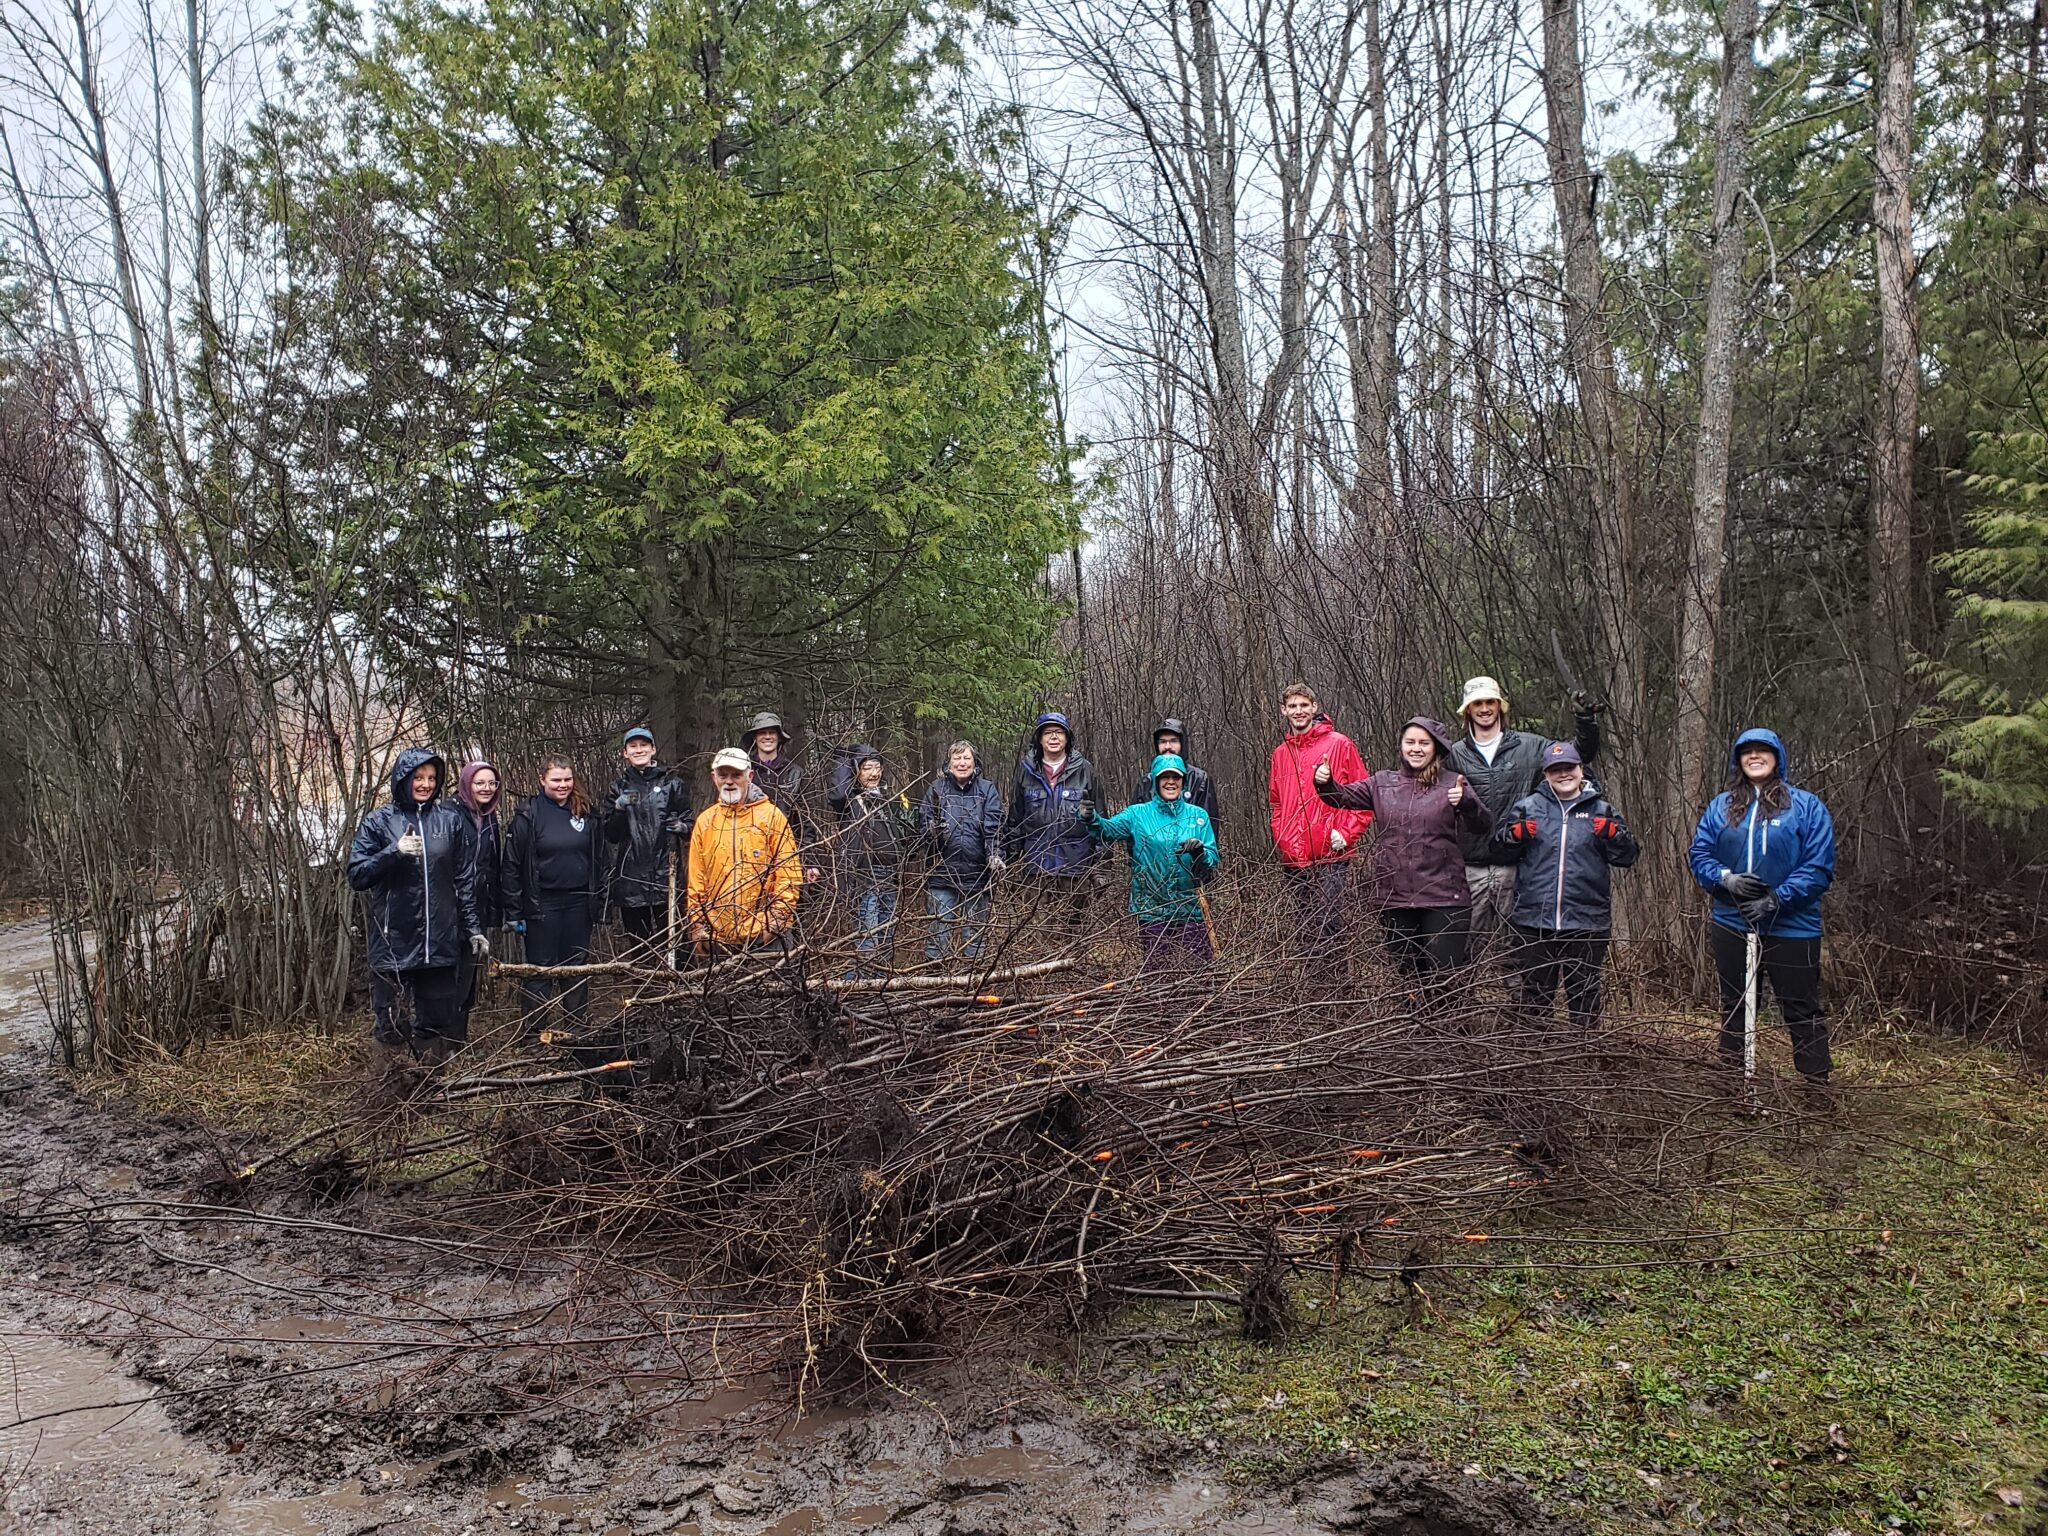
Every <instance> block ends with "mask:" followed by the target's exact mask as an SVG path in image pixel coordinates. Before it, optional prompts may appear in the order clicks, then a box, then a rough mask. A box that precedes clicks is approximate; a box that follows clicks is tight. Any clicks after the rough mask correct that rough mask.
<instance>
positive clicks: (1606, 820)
mask: <svg viewBox="0 0 2048 1536" xmlns="http://www.w3.org/2000/svg"><path fill="white" fill-rule="evenodd" d="M1593 835H1594V836H1595V837H1619V836H1621V818H1620V817H1619V816H1595V817H1594V818H1593Z"/></svg>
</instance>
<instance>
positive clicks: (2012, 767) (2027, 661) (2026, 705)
mask: <svg viewBox="0 0 2048 1536" xmlns="http://www.w3.org/2000/svg"><path fill="white" fill-rule="evenodd" d="M1970 462H1971V471H1970V473H1969V474H1968V475H1967V476H1966V477H1965V479H1964V482H1963V484H1964V488H1965V489H1966V490H1967V491H1969V492H1970V493H1971V494H1972V495H1973V496H1975V497H1977V498H1979V499H1978V501H1977V503H1976V505H1975V506H1974V507H1972V508H1971V510H1970V511H1969V512H1968V513H1967V514H1966V517H1965V520H1966V522H1967V523H1968V525H1969V528H1970V531H1971V533H1972V534H1973V535H1974V536H1975V542H1974V543H1973V544H1970V545H1967V546H1965V547H1963V548H1961V549H1957V550H1955V551H1953V552H1952V553H1950V554H1948V555H1946V556H1944V557H1943V558H1942V560H1941V561H1940V566H1941V569H1942V570H1943V571H1944V572H1945V573H1946V574H1948V575H1949V576H1950V577H1952V578H1953V579H1954V580H1955V583H1956V585H1955V587H1954V589H1953V590H1952V591H1951V593H1950V596H1951V599H1952V600H1953V602H1954V606H1955V614H1954V620H1953V639H1954V641H1955V642H1956V643H1955V645H1954V646H1953V647H1952V659H1950V660H1948V661H1944V662H1937V663H1932V664H1930V665H1929V667H1928V669H1927V670H1928V673H1929V675H1930V676H1931V677H1932V678H1933V680H1934V681H1935V683H1936V685H1937V695H1936V696H1937V698H1938V700H1939V703H1940V706H1941V707H1940V709H1939V710H1938V711H1937V712H1933V714H1932V717H1933V718H1934V719H1936V720H1938V721H1940V722H1942V723H1941V724H1940V727H1939V729H1938V730H1937V731H1936V732H1935V735H1934V739H1933V744H1934V746H1935V748H1936V750H1937V751H1939V752H1940V753H1941V754H1942V755H1943V757H1944V758H1945V760H1946V765H1945V766H1944V767H1943V769H1942V770H1941V778H1942V782H1943V784H1944V786H1945V787H1946V788H1947V790H1948V792H1949V793H1950V794H1952V795H1954V796H1955V797H1956V799H1957V800H1958V801H1959V802H1961V803H1962V804H1963V805H1965V806H1967V807H1968V808H1969V809H1970V810H1972V811H1974V812H1976V813H1977V814H1978V815H1980V816H1982V817H1983V818H1984V819H1986V820H1987V821H1991V822H1994V823H1998V824H2002V825H2008V826H2018V825H2020V824H2022V823H2024V822H2028V821H2031V820H2032V819H2033V818H2035V817H2037V816H2039V815H2040V813H2041V812H2042V811H2044V810H2048V434H2044V433H2041V432H2011V433H2006V434H2003V435H1997V436H1989V437H1986V438H1984V439H1983V440H1982V441H1981V442H1980V443H1979V444H1978V446H1977V449H1976V452H1975V453H1973V454H1972V455H1971V460H1970Z"/></svg>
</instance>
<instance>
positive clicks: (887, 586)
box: [246, 0, 1078, 748]
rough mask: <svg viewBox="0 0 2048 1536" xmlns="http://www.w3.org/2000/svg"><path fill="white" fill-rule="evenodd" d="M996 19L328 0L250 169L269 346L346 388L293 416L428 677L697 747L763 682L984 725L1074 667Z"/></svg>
mask: <svg viewBox="0 0 2048 1536" xmlns="http://www.w3.org/2000/svg"><path fill="white" fill-rule="evenodd" d="M962 24H963V19H962V17H961V16H960V15H958V14H956V13H954V12H951V11H947V10H943V9H937V8H931V7H925V6H922V5H917V4H903V3H884V0H820V3H795V0H770V3H748V4H745V5H739V4H732V3H729V0H589V3H577V4H571V5H561V4H554V3H549V0H483V3H480V4H476V5H443V4H438V3H434V0H393V3H391V4H389V5H388V6H386V7H385V8H384V9H383V10H382V11H381V12H379V14H378V16H377V17H376V19H375V21H374V23H373V24H372V25H371V26H370V27H368V28H367V29H365V28H364V27H363V26H362V24H361V22H360V21H359V20H358V18H357V15H356V13H355V11H354V9H353V8H351V7H347V6H333V7H330V8H328V9H327V10H325V11H324V12H323V13H321V15H320V16H319V17H318V18H317V20H316V23H315V28H314V32H313V39H314V44H315V47H314V50H313V58H314V63H315V65H316V68H315V70H314V72H313V73H312V75H311V76H310V77H309V78H307V79H306V80H305V81H304V82H302V83H303V86H304V89H303V91H302V94H301V98H300V104H299V105H297V106H296V107H294V108H293V109H292V110H290V111H288V112H282V113H279V114H278V115H276V116H275V117H273V118H272V119H271V120H269V121H268V122H267V123H266V124H265V125H264V127H263V131H262V133H261V135H260V137H259V142H258V146H257V148H256V150H255V152H254V153H253V154H252V156H251V157H250V159H249V161H248V164H247V167H246V169H247V172H248V174H249V180H248V185H249V188H250V190H251V192H252V194H253V199H252V200H253V203H254V206H255V207H257V208H258V209H259V210H260V212H261V214H262V217H263V221H264V225H265V227H266V228H267V229H268V230H269V231H270V232H271V234H272V237H273V238H275V239H277V240H279V241H280V242H282V244H283V247H284V252H285V257H286V260H285V262H284V263H283V264H284V265H285V266H286V267H288V269H289V270H291V271H292V272H293V273H294V275H295V279H296V283H295V288H294V291H293V292H292V293H291V294H289V295H287V296H286V297H285V299H284V300H283V301H282V302H281V304H280V319H279V321H278V323H277V325H276V327H275V334H273V335H272V336H270V337H268V338H266V344H267V345H270V346H272V347H291V348H297V349H300V350H301V351H302V352H303V353H304V354H305V357H306V362H305V364H304V366H302V367H301V368H300V369H298V370H296V373H297V375H298V376H299V377H301V378H304V379H306V380H309V381H317V382H309V383H308V385H307V397H306V398H304V399H300V400H296V401H291V402H286V403H283V404H280V406H279V407H278V410H279V413H280V414H281V415H283V414H288V415H289V416H290V418H291V424H292V427H293V431H292V432H291V434H290V438H289V440H292V441H296V442H299V443H301V444H307V445H308V446H306V447H303V448H302V449H301V450H300V461H299V464H298V466H297V467H298V471H299V472H300V473H301V474H302V475H303V476H305V477H307V478H313V477H321V478H323V479H324V480H326V481H330V482H332V483H333V484H334V485H335V486H336V494H335V495H334V496H333V497H332V498H331V505H332V506H333V507H334V508H335V512H334V514H333V515H334V516H335V517H336V519H337V521H336V524H335V526H334V528H333V529H332V530H331V533H330V537H329V539H328V541H327V542H328V545H329V547H331V548H333V549H336V550H337V551H348V552H349V553H348V555H347V557H346V563H347V566H348V568H347V569H344V570H339V571H336V572H334V573H331V574H332V575H333V577H334V578H335V579H334V582H333V587H334V590H335V591H337V592H342V593H354V594H360V599H359V601H357V603H356V606H357V607H358V611H359V612H360V613H361V614H362V616H363V618H364V619H365V620H367V621H370V622H374V623H375V624H377V625H378V626H379V627H380V628H381V630H382V632H383V633H384V634H385V635H386V636H387V638H388V640H389V645H388V653H389V656H388V665H389V666H390V667H391V668H392V669H393V670H394V671H395V672H396V673H399V674H403V675H408V676H411V677H414V678H416V679H419V680H421V681H424V682H426V683H428V684H429V685H431V686H435V687H440V688H442V689H443V690H444V691H445V690H447V689H449V688H451V687H453V686H455V684H456V682H457V681H458V680H463V681H464V682H465V686H467V688H468V689H469V690H470V695H471V697H470V700H469V702H468V704H467V705H466V706H465V707H461V708H460V709H458V707H457V706H455V705H454V704H452V703H451V705H450V707H449V712H450V713H451V714H455V713H458V712H459V713H467V714H471V715H473V714H474V712H475V711H474V707H473V705H474V695H475V692H476V690H477V689H478V688H479V687H480V686H481V687H483V688H485V689H487V690H488V691H490V692H494V693H496V694H498V695H500V696H501V697H502V696H506V695H516V696H517V697H519V698H521V699H531V700H533V701H535V702H536V703H537V704H541V705H548V704H551V703H552V704H559V703H560V702H562V701H565V700H568V701H577V700H581V701H587V702H588V703H589V704H590V705H591V706H592V718H593V721H595V720H596V719H597V718H598V717H600V716H602V717H608V719H609V721H610V722H611V723H615V722H616V719H617V717H618V716H620V715H622V714H630V713H636V712H637V711H638V710H639V708H640V707H641V703H642V701H645V703H646V704H647V705H648V706H649V707H650V708H651V709H652V712H653V716H654V721H655V724H656V726H657V729H658V730H659V731H660V732H661V733H662V735H663V737H664V740H679V741H681V742H682V743H683V744H684V745H685V746H686V747H695V748H703V747H707V746H710V745H714V744H716V743H717V742H718V741H720V740H721V739H723V737H724V735H725V733H726V730H727V727H728V726H729V723H730V720H731V717H732V715H733V714H734V713H735V712H737V711H739V710H741V709H744V708H749V707H753V706H754V705H755V704H757V703H761V704H771V705H776V706H779V707H782V708H785V709H790V708H794V709H796V710H798V711H799V712H800V713H801V712H803V711H804V710H805V709H806V707H807V706H808V707H810V708H816V707H819V706H820V705H821V704H822V703H824V702H825V701H827V700H831V701H848V700H851V701H854V702H855V705H856V707H857V708H859V709H862V710H868V711H873V710H878V709H881V708H884V707H886V708H887V709H888V710H889V713H890V714H891V715H892V717H894V718H898V719H900V718H902V714H901V713H899V711H902V712H908V713H910V714H920V713H922V714H934V715H944V716H947V717H949V718H951V719H953V720H956V721H959V722H960V723H963V724H966V725H969V726H970V727H979V728H990V727H992V726H993V725H994V724H995V723H996V722H997V721H998V720H1000V719H1003V718H1005V717H1010V718H1013V717H1014V715H1015V714H1016V713H1018V712H1021V711H1022V710H1023V708H1024V707H1025V706H1026V705H1027V704H1028V703H1029V702H1030V701H1031V700H1032V699H1034V698H1035V697H1037V696H1038V695H1039V694H1040V693H1041V692H1042V691H1043V690H1044V689H1045V688H1046V687H1047V686H1048V685H1049V683H1050V682H1051V681H1052V678H1053V676H1054V675H1055V666H1054V664H1053V663H1052V662H1050V661H1048V660H1047V659H1046V658H1048V657H1049V656H1050V654H1051V652H1052V650H1053V646H1052V626H1053V623H1054V620H1055V619H1056V617H1057V610H1056V605H1055V604H1054V602H1053V600H1052V598H1051V597H1050V595H1049V592H1048V589H1047V586H1046V583H1045V580H1044V572H1045V568H1046V562H1047V560H1048V558H1049V557H1050V556H1052V555H1053V554H1055V553H1057V552H1059V551H1061V550H1063V549H1065V548H1067V547H1068V546H1069V544H1070V543H1071V541H1072V540H1073V539H1074V538H1075V537H1076V536H1077V530H1078V518H1077V511H1076V507H1075V504H1074V501H1073V498H1072V496H1071V493H1070V492H1069V491H1068V490H1067V489H1066V488H1065V485H1066V478H1065V477H1064V476H1063V475H1062V473H1061V469H1062V467H1063V465H1062V455H1063V453H1064V452H1065V449H1064V445H1063V444H1062V443H1060V442H1059V441H1057V440H1056V437H1055V435H1054V433H1053V432H1052V430H1051V429H1050V427H1049V425H1048V422H1049V413H1048V411H1047V409H1046V401H1045V399H1044V379H1045V369H1044V366H1043V360H1042V357H1041V356H1040V354H1039V351H1038V341H1037V337H1036V334H1035V326H1034V321H1033V313H1034V305H1033V301H1032V295H1031V293H1030V292H1029V290H1028V288H1027V285H1026V283H1025V282H1024V281H1023V280H1022V279H1021V278H1020V277H1019V275H1018V272H1019V270H1020V266H1021V264H1020V263H1019V262H1017V261H1016V260H1015V259H1014V257H1015V255H1016V251H1017V248H1018V243H1019V242H1020V241H1021V240H1023V239H1025V238H1026V237H1027V233H1028V232H1027V230H1026V227H1025V223H1024V220H1023V218H1022V216H1021V215H1020V213H1019V211H1018V210H1017V209H1015V208H1013V207H1011V206H1009V205H1008V204H1006V203H1005V202H1004V201H1003V200H1002V199H1001V198H1000V197H999V196H998V195H997V194H996V193H995V191H994V190H993V189H992V188H991V186H990V185H989V183H988V182H987V180H986V179H985V178H984V177H983V176H982V175H981V174H980V173H979V171H978V170H977V169H976V167H975V166H974V165H973V164H972V163H971V159H970V156H969V155H968V154H967V153H965V152H963V150H962V149H961V148H960V147H959V146H956V144H955V143H954V141H953V138H952V137H951V136H950V135H949V134H948V133H947V132H946V131H944V130H943V129H942V127H941V126H940V117H939V114H938V111H937V104H936V102H935V82H936V81H937V80H938V79H939V78H940V77H941V75H942V73H943V71H944V69H945V68H946V67H947V65H948V63H949V61H950V60H951V59H952V58H953V56H954V54H955V52H956V49H957V36H956V34H957V29H958V28H959V26H961V25H962ZM970 147H971V146H970ZM307 424H311V426H312V428H313V429H314V430H313V431H312V433H311V435H310V438H309V432H308V425H307ZM308 455H311V456H312V457H314V458H317V460H318V462H317V463H314V462H312V461H311V459H309V458H308ZM337 464H339V465H343V466H345V471H344V472H337V469H336V466H337ZM508 685H509V686H508Z"/></svg>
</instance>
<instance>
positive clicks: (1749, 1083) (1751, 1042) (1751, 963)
mask: <svg viewBox="0 0 2048 1536" xmlns="http://www.w3.org/2000/svg"><path fill="white" fill-rule="evenodd" d="M1763 950H1764V941H1763V936H1762V935H1761V934H1759V933H1758V932H1757V931H1756V930H1755V929H1754V928H1752V929H1750V930H1749V932H1748V933H1747V934H1746V935H1745V936H1744V940H1743V990H1742V1111H1743V1113H1744V1114H1749V1115H1753V1114H1755V1113H1757V1101H1756V983H1757V972H1758V970H1759V969H1761V968H1762V964H1763Z"/></svg>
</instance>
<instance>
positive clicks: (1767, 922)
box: [1735, 891, 1778, 933]
mask: <svg viewBox="0 0 2048 1536" xmlns="http://www.w3.org/2000/svg"><path fill="white" fill-rule="evenodd" d="M1735 906H1736V910H1737V911H1739V912H1740V913H1741V914H1742V920H1743V921H1744V922H1745V923H1747V924H1749V926H1750V927H1751V928H1754V929H1755V930H1756V931H1757V932H1758V933H1762V932H1763V931H1764V930H1765V929H1766V928H1768V927H1770V926H1771V919H1772V918H1774V917H1776V916H1777V915H1778V898H1777V897H1775V896H1773V895H1772V894H1771V893H1770V892H1769V891H1765V892H1764V893H1763V895H1761V896H1759V897H1757V898H1756V899H1755V900H1753V901H1739V902H1737V903H1736V904H1735Z"/></svg>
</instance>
